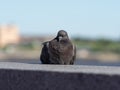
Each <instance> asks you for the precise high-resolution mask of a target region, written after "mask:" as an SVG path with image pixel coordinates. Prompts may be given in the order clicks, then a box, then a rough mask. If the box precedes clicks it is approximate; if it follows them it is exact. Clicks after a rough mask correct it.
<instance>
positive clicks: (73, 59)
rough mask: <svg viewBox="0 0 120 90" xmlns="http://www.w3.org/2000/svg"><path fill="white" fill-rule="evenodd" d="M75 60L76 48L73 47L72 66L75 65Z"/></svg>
mask: <svg viewBox="0 0 120 90" xmlns="http://www.w3.org/2000/svg"><path fill="white" fill-rule="evenodd" d="M75 59H76V46H75V45H73V58H72V60H71V62H70V64H74V61H75Z"/></svg>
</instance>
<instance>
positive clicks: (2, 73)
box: [0, 62, 120, 90]
mask: <svg viewBox="0 0 120 90" xmlns="http://www.w3.org/2000/svg"><path fill="white" fill-rule="evenodd" d="M27 89H28V90H120V67H107V66H81V65H67V66H64V65H40V64H25V63H7V62H1V63H0V90H27Z"/></svg>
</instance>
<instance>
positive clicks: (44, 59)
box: [40, 42, 50, 64]
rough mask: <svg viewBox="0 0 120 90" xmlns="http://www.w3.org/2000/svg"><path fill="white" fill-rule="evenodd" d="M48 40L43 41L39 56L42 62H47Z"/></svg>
mask: <svg viewBox="0 0 120 90" xmlns="http://www.w3.org/2000/svg"><path fill="white" fill-rule="evenodd" d="M48 44H49V42H44V43H43V48H42V51H41V56H40V60H41V62H42V63H43V64H49V63H50V62H49V53H48V50H49V47H48Z"/></svg>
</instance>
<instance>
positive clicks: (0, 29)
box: [0, 25, 19, 47]
mask: <svg viewBox="0 0 120 90" xmlns="http://www.w3.org/2000/svg"><path fill="white" fill-rule="evenodd" d="M18 43H19V29H18V27H17V26H15V25H1V26H0V47H4V46H6V45H9V44H18Z"/></svg>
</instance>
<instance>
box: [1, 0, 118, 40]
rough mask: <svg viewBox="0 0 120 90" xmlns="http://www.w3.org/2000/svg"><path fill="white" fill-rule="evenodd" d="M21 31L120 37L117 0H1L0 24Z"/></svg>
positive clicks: (39, 33)
mask: <svg viewBox="0 0 120 90" xmlns="http://www.w3.org/2000/svg"><path fill="white" fill-rule="evenodd" d="M9 23H12V24H16V25H18V26H19V28H20V33H21V34H24V35H44V34H46V35H51V34H52V35H54V34H56V33H57V31H58V30H60V29H64V30H66V31H67V32H68V33H69V35H70V36H77V35H79V36H84V37H108V38H119V37H120V0H0V24H9Z"/></svg>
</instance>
